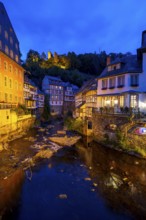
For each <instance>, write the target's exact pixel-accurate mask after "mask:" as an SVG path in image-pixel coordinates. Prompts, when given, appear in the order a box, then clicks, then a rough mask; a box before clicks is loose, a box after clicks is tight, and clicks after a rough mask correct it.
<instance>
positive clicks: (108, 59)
mask: <svg viewBox="0 0 146 220" xmlns="http://www.w3.org/2000/svg"><path fill="white" fill-rule="evenodd" d="M110 63H111V57H110V56H108V57H107V58H106V65H107V66H108V65H109V64H110Z"/></svg>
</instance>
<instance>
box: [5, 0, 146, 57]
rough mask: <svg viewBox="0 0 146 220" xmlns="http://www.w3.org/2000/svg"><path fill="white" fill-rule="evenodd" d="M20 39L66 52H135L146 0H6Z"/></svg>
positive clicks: (24, 48) (23, 46) (145, 23)
mask: <svg viewBox="0 0 146 220" xmlns="http://www.w3.org/2000/svg"><path fill="white" fill-rule="evenodd" d="M2 2H3V4H4V5H5V8H6V10H7V12H8V15H9V18H10V20H11V22H12V25H13V27H14V30H15V32H16V35H17V37H18V39H19V42H20V50H21V53H22V55H23V56H22V58H23V59H24V58H25V57H26V54H27V52H28V51H29V49H33V50H36V51H38V52H39V53H42V52H43V51H44V52H45V53H47V51H51V52H54V51H56V52H57V53H58V54H66V53H67V52H69V51H70V52H72V51H74V52H75V53H77V54H79V53H90V52H91V53H94V52H97V53H99V52H100V51H103V50H105V51H106V52H107V53H110V52H117V53H118V52H123V53H124V52H132V53H136V49H137V48H138V47H140V44H141V32H142V31H143V30H145V29H146V12H145V9H146V1H145V0H139V1H138V0H121V1H120V0H102V1H98V0H72V1H71V0H41V1H37V0H25V1H21V0H13V1H12V0H11V1H8V0H3V1H2Z"/></svg>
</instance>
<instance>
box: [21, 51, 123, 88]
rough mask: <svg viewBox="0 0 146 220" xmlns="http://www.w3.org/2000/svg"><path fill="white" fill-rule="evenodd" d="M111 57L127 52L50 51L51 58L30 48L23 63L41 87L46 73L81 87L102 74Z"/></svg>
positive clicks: (120, 55)
mask: <svg viewBox="0 0 146 220" xmlns="http://www.w3.org/2000/svg"><path fill="white" fill-rule="evenodd" d="M109 55H110V56H111V59H115V58H116V57H122V56H126V55H127V54H121V53H118V54H116V53H110V54H108V55H107V54H106V52H105V51H101V52H100V53H99V54H97V53H85V54H79V55H76V54H75V53H74V52H68V54H63V55H58V54H57V53H56V52H55V53H54V55H52V53H51V52H50V53H49V59H48V58H47V56H46V54H45V53H44V52H43V53H42V54H39V53H38V52H37V51H34V50H29V52H28V53H27V58H26V61H25V62H24V63H23V67H24V69H26V71H27V72H30V78H31V79H32V80H33V81H34V82H35V83H36V85H37V86H39V88H40V89H41V84H42V79H43V78H44V76H45V75H50V76H57V77H60V78H61V79H62V80H63V81H65V82H70V83H72V84H75V85H77V86H79V87H81V86H82V85H83V83H84V82H85V81H87V80H90V79H91V78H95V77H97V76H99V75H100V74H101V72H102V71H103V69H104V68H105V66H106V58H107V56H109Z"/></svg>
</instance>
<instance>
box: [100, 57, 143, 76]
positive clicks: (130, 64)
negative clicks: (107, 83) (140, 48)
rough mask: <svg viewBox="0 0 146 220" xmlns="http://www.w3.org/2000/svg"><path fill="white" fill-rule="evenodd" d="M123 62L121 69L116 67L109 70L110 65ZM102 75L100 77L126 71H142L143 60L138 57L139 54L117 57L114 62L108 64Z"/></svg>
mask: <svg viewBox="0 0 146 220" xmlns="http://www.w3.org/2000/svg"><path fill="white" fill-rule="evenodd" d="M118 63H121V68H120V69H115V70H112V71H108V66H111V65H114V64H118ZM108 66H107V67H106V68H105V69H104V70H103V72H102V73H101V75H100V76H99V77H98V79H100V78H104V77H109V76H115V75H121V74H125V73H141V72H142V64H141V61H139V60H138V59H137V55H129V56H125V57H122V58H117V59H116V60H114V61H113V62H111V63H110V64H109V65H108Z"/></svg>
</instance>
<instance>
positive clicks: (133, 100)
mask: <svg viewBox="0 0 146 220" xmlns="http://www.w3.org/2000/svg"><path fill="white" fill-rule="evenodd" d="M130 107H132V108H136V107H138V96H137V95H131V96H130Z"/></svg>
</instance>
